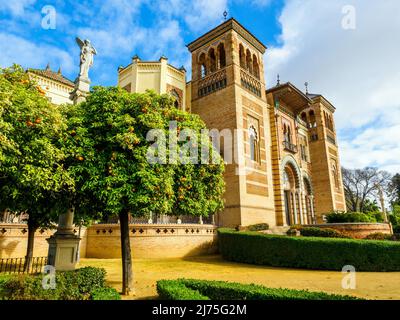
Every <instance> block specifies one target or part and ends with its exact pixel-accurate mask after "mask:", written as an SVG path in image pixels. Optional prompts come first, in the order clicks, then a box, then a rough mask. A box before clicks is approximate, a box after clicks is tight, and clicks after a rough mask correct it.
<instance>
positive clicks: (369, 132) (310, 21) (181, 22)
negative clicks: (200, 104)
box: [0, 0, 400, 172]
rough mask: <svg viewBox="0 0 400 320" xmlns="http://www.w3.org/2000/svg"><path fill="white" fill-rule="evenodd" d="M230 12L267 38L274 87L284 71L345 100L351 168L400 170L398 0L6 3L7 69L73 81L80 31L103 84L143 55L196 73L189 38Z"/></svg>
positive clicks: (287, 77) (342, 131) (3, 53)
mask: <svg viewBox="0 0 400 320" xmlns="http://www.w3.org/2000/svg"><path fill="white" fill-rule="evenodd" d="M49 5H50V6H52V7H51V8H50V9H52V8H54V9H55V13H56V15H55V20H54V21H55V25H51V24H49V21H50V20H48V19H47V18H48V17H50V16H49V15H46V14H47V13H48V12H49V11H48V6H49ZM224 10H227V11H228V13H229V16H230V17H231V16H233V17H235V18H236V19H237V20H239V21H240V22H241V23H242V24H243V25H244V26H245V27H246V28H248V29H249V30H250V31H251V32H253V33H254V35H255V36H256V37H258V38H259V39H260V40H261V41H262V42H264V43H265V44H266V45H267V47H268V50H267V53H266V55H265V73H266V79H267V86H268V87H270V86H273V85H275V82H276V80H275V79H276V75H277V74H278V73H279V74H280V77H281V80H282V81H291V82H292V83H294V84H295V85H297V86H298V87H299V88H301V89H304V82H305V81H307V82H309V84H310V85H309V88H310V91H311V92H313V93H321V94H323V95H324V96H325V97H326V98H327V99H328V100H330V101H331V102H332V103H333V104H334V105H335V106H336V108H337V111H336V128H337V130H338V134H339V143H340V148H341V158H342V164H343V165H344V166H346V167H351V168H358V167H365V166H378V167H380V168H382V169H385V170H389V171H391V172H400V143H399V138H400V40H399V34H400V19H399V17H400V1H398V0H385V1H379V0H324V1H321V0H198V1H188V0H185V1H184V0H109V1H106V0H104V1H100V0H99V1H96V0H91V1H89V0H81V1H79V2H78V1H61V0H60V1H57V0H56V1H50V0H48V1H35V0H13V1H6V0H0V66H2V67H4V66H9V65H10V64H12V63H14V62H15V63H19V64H21V65H23V66H24V67H34V68H44V67H45V66H46V64H47V63H48V62H50V65H51V67H52V68H53V69H55V70H57V69H58V67H59V66H61V68H62V71H63V73H64V74H65V75H66V76H67V77H69V78H70V79H72V80H73V79H74V78H75V77H76V75H77V72H78V69H79V49H78V47H77V45H76V44H75V40H74V39H75V36H77V35H78V36H80V37H82V38H89V39H90V40H91V41H92V43H93V44H94V46H95V47H96V49H97V51H98V55H97V56H96V57H95V65H94V66H93V69H92V70H91V79H92V83H93V84H101V85H114V84H116V79H117V67H118V66H120V65H127V64H129V63H130V61H131V57H132V56H133V55H135V54H138V55H139V56H140V57H141V58H142V59H143V60H154V59H159V57H160V56H161V55H165V56H167V57H168V58H169V62H170V63H171V64H173V65H176V66H177V67H180V66H181V65H183V66H185V67H186V69H187V70H190V55H189V53H188V51H187V48H186V46H185V45H186V44H187V43H189V42H191V41H192V40H193V39H195V38H196V37H198V36H200V35H202V34H203V33H205V32H206V31H208V30H209V29H210V28H213V27H215V26H217V25H218V24H220V23H221V22H222V21H223V12H224ZM50 12H52V11H50ZM51 21H53V20H51ZM49 26H50V27H51V28H50V29H49V28H48V27H49ZM53 27H55V29H53Z"/></svg>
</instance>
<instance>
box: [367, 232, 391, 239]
mask: <svg viewBox="0 0 400 320" xmlns="http://www.w3.org/2000/svg"><path fill="white" fill-rule="evenodd" d="M364 239H366V240H396V237H395V236H393V235H391V234H385V233H382V232H376V233H372V234H369V235H368V236H366V237H365V238H364Z"/></svg>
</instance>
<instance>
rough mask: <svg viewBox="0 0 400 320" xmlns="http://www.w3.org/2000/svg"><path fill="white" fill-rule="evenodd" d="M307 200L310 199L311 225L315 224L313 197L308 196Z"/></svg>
mask: <svg viewBox="0 0 400 320" xmlns="http://www.w3.org/2000/svg"><path fill="white" fill-rule="evenodd" d="M309 199H310V210H311V219H312V224H316V223H317V221H316V219H315V213H314V196H313V195H311V196H309Z"/></svg>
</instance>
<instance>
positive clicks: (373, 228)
mask: <svg viewBox="0 0 400 320" xmlns="http://www.w3.org/2000/svg"><path fill="white" fill-rule="evenodd" d="M312 227H318V228H331V229H335V230H337V231H339V232H341V233H343V234H346V235H348V236H350V237H352V238H356V239H364V238H365V237H366V236H368V235H370V234H373V233H378V232H379V233H383V234H393V231H392V227H391V225H390V224H389V223H365V222H355V223H354V222H352V223H324V224H317V225H312Z"/></svg>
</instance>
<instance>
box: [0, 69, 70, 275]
mask: <svg viewBox="0 0 400 320" xmlns="http://www.w3.org/2000/svg"><path fill="white" fill-rule="evenodd" d="M64 120H65V119H64V118H63V116H62V113H61V112H60V110H59V109H58V108H57V107H56V106H54V105H53V104H51V103H50V102H49V101H48V100H47V99H46V98H45V97H44V92H43V91H42V90H41V89H40V87H38V86H37V85H36V84H35V82H32V81H31V80H30V79H29V77H28V75H27V74H26V73H25V72H24V70H23V69H22V68H21V67H20V66H17V65H14V66H13V67H11V68H6V69H0V142H1V143H0V207H1V208H0V211H1V209H5V208H9V209H10V210H11V211H14V212H16V213H19V214H21V213H27V214H28V221H27V223H28V245H27V252H26V263H25V268H29V267H30V265H31V261H32V257H33V246H34V234H35V231H36V230H37V229H38V228H40V227H43V228H47V227H49V226H51V224H52V222H53V221H54V220H55V219H56V217H57V212H58V211H59V210H62V209H61V208H62V207H63V197H62V194H63V193H65V192H72V191H73V189H74V181H73V180H72V179H71V178H70V176H69V175H68V172H67V171H66V170H65V169H64V167H63V165H62V162H63V160H64V158H65V155H64V153H63V152H62V150H61V149H60V148H58V146H57V142H58V139H59V138H60V137H61V136H62V132H63V130H65V126H66V122H65V121H64Z"/></svg>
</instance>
